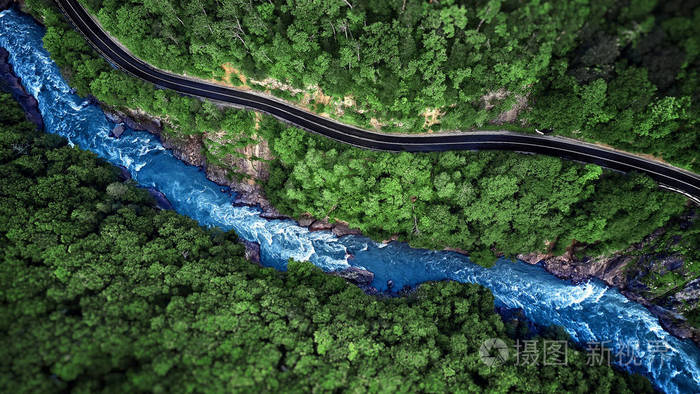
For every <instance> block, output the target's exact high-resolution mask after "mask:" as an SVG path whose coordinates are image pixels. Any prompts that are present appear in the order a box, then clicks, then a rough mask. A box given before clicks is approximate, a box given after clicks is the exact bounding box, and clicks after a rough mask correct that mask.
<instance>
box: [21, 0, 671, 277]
mask: <svg viewBox="0 0 700 394" xmlns="http://www.w3.org/2000/svg"><path fill="white" fill-rule="evenodd" d="M37 1H39V2H37ZM27 5H28V6H30V7H32V9H33V10H34V12H35V13H38V14H39V17H40V18H41V20H42V21H43V22H44V23H45V25H46V26H47V31H46V35H45V37H44V45H45V46H46V48H47V49H48V50H49V51H50V52H51V55H52V58H53V59H54V60H55V61H56V62H57V64H58V65H59V66H61V68H62V69H63V70H64V72H65V73H66V74H67V76H68V77H69V78H70V81H71V85H72V86H75V87H76V89H77V90H78V91H79V92H80V93H81V94H93V95H95V96H96V97H97V98H98V99H99V100H100V101H102V102H104V103H106V104H109V105H112V106H116V107H120V108H137V109H140V110H141V111H145V112H147V113H152V114H155V115H158V116H160V117H161V118H163V119H165V120H166V123H165V125H166V132H169V133H171V134H174V135H176V136H181V137H184V136H187V135H190V134H195V135H207V134H213V133H216V134H219V133H221V132H222V131H223V132H224V134H225V135H227V138H226V139H224V140H225V143H224V144H223V145H222V144H218V145H215V144H210V145H208V144H206V143H205V144H204V147H203V148H204V149H205V151H206V152H205V153H206V154H207V158H208V160H209V161H210V162H221V161H222V158H223V157H224V156H225V155H227V154H231V151H232V148H234V147H237V146H241V145H245V144H246V143H249V142H250V141H251V140H252V138H253V137H255V138H258V137H262V138H264V139H266V140H268V141H269V142H270V146H271V147H272V153H273V154H274V155H275V156H276V157H278V160H276V161H274V162H273V163H271V171H270V173H271V177H270V179H269V181H268V182H267V183H266V194H267V195H268V197H269V198H270V199H271V201H272V202H273V204H274V205H275V206H276V207H277V208H279V209H280V210H281V211H282V212H284V213H287V214H289V215H291V216H294V217H299V215H301V214H302V213H310V214H312V215H313V216H315V217H318V218H324V217H329V218H331V219H338V220H343V221H346V222H349V223H350V225H351V226H352V227H355V228H359V229H361V230H363V231H364V232H365V233H366V234H368V235H369V236H372V237H373V238H375V239H385V238H389V237H391V236H392V235H394V234H398V235H399V237H400V239H403V240H406V241H408V242H410V243H411V244H413V245H416V246H423V247H429V248H443V247H455V248H460V249H463V250H467V251H469V252H470V255H471V256H472V258H473V259H474V260H475V261H477V262H480V263H482V264H488V263H489V261H491V260H493V258H494V256H495V255H500V254H505V255H508V256H512V255H514V254H517V253H527V252H533V251H547V250H550V251H554V252H556V253H562V252H564V251H565V249H566V248H567V247H571V246H575V245H574V240H575V241H576V245H580V246H587V247H588V253H604V252H610V251H613V250H618V249H622V248H625V247H626V246H628V245H629V244H631V243H632V242H636V241H639V240H641V239H642V237H644V236H645V235H647V234H649V233H650V232H652V231H653V230H654V229H655V228H657V227H658V226H661V225H663V224H664V223H665V222H666V221H667V220H668V219H669V218H670V217H671V216H672V215H674V214H678V213H680V212H681V211H682V210H683V201H684V200H683V198H681V197H679V196H678V195H674V194H670V193H667V192H661V191H660V190H658V189H656V187H655V185H654V183H653V182H652V181H651V180H650V179H648V178H646V177H643V176H638V175H632V176H630V177H625V176H621V175H617V174H612V173H608V172H603V171H602V170H601V169H600V168H599V167H597V166H592V165H590V166H581V165H579V164H574V163H571V162H566V161H562V160H560V159H555V158H550V157H543V156H542V157H540V156H537V157H535V156H523V155H519V154H513V153H504V152H491V153H489V152H481V153H468V152H462V153H454V152H447V153H441V154H432V155H425V154H421V155H409V154H400V155H395V154H380V153H376V152H368V151H362V150H359V149H356V148H352V147H348V146H340V145H338V144H336V143H334V142H331V141H328V140H323V139H321V138H317V137H314V136H311V135H306V134H305V133H304V132H302V131H301V130H299V129H295V128H290V127H287V126H285V125H283V124H281V123H279V122H277V121H276V120H274V119H273V118H271V117H267V116H262V117H260V120H259V123H258V126H259V127H258V128H257V130H256V127H255V119H254V117H253V116H252V115H251V114H250V113H249V112H245V111H237V110H234V109H231V108H226V109H221V108H218V107H215V106H214V105H212V104H210V103H207V102H202V101H199V100H194V99H191V98H188V97H182V96H178V95H177V94H174V93H172V92H169V91H165V90H156V89H155V88H154V87H153V86H152V85H149V84H146V83H143V82H141V81H138V80H136V79H134V78H132V77H130V76H128V75H126V74H124V73H122V72H119V71H117V70H114V69H112V68H110V67H109V66H108V64H107V63H106V62H105V61H104V60H102V59H101V58H99V57H98V56H97V55H96V54H95V52H94V51H92V49H91V48H90V47H89V46H88V45H87V44H86V42H85V40H84V39H83V38H82V37H81V36H80V35H79V34H78V33H76V32H75V31H74V30H72V29H71V28H70V27H69V26H68V25H67V24H66V23H65V22H64V21H63V20H62V17H61V15H60V14H58V13H57V10H56V8H55V6H53V5H52V4H49V3H42V2H41V0H30V1H28V2H27ZM226 140H227V141H228V142H226ZM231 171H232V172H234V171H235V169H231Z"/></svg>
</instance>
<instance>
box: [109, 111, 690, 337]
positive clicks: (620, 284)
mask: <svg viewBox="0 0 700 394" xmlns="http://www.w3.org/2000/svg"><path fill="white" fill-rule="evenodd" d="M102 108H103V110H104V111H105V114H106V115H107V117H108V118H109V119H110V120H111V121H112V122H114V123H116V124H117V126H116V127H115V130H114V131H113V134H115V135H117V134H119V133H120V132H123V127H121V126H122V125H123V126H126V127H129V128H131V129H134V130H145V131H148V132H150V133H152V134H155V135H157V136H158V137H159V138H160V139H161V142H162V143H163V145H164V146H165V147H166V148H167V149H170V150H172V152H173V154H174V156H175V157H177V158H178V159H180V160H182V161H184V162H185V163H188V164H190V165H194V166H197V167H200V168H201V169H202V170H203V171H205V173H206V176H207V178H208V179H209V180H211V181H213V182H215V183H217V184H219V185H221V186H224V187H227V188H230V189H231V190H232V191H234V192H235V193H236V200H235V201H234V204H240V205H249V206H257V207H259V208H260V209H261V210H262V214H261V216H262V217H264V218H268V219H292V218H289V217H287V216H285V215H282V214H280V213H279V212H278V211H277V210H276V209H275V208H274V207H273V206H272V204H271V203H270V202H269V201H268V200H267V198H266V197H265V195H264V192H263V189H262V187H261V186H260V185H259V184H258V183H256V180H265V179H266V178H265V177H266V174H267V169H266V167H265V165H266V163H264V162H263V164H262V165H261V162H260V161H257V160H255V161H254V159H252V158H249V159H247V160H246V159H245V158H237V159H236V160H235V161H232V162H231V163H228V165H229V166H232V168H234V171H241V172H244V173H247V174H249V175H251V177H252V178H248V179H242V178H237V177H230V176H229V172H230V171H231V170H228V169H226V168H223V167H220V166H216V165H212V164H209V163H208V162H207V159H206V156H205V154H204V153H203V152H204V151H205V146H204V143H205V142H204V141H203V138H202V137H201V136H189V137H187V139H184V140H183V139H177V138H175V137H173V136H172V135H170V134H168V133H165V132H163V121H162V120H159V119H154V118H151V117H149V116H147V115H146V114H144V113H141V112H138V111H117V110H114V109H110V108H107V107H106V106H104V105H102ZM246 149H250V150H251V151H255V153H256V154H258V155H263V156H264V157H271V154H270V152H269V149H268V148H267V145H266V144H264V145H262V144H260V145H257V146H253V147H252V148H246ZM244 153H250V152H244ZM249 156H250V155H248V156H245V155H244V157H249ZM251 169H254V170H253V171H251ZM297 222H298V224H299V225H300V226H302V227H307V228H308V229H309V230H310V231H324V230H330V231H332V232H333V234H335V235H336V236H339V237H341V236H344V235H349V234H361V232H360V231H359V230H357V229H352V228H350V227H349V226H348V224H347V223H344V222H342V221H336V222H334V223H331V222H330V220H329V218H323V219H317V218H314V217H312V216H311V215H309V214H304V215H302V216H301V217H300V218H299V219H298V220H297ZM662 232H663V229H659V230H658V231H657V232H655V233H654V234H651V235H649V236H648V237H647V238H646V239H645V240H643V241H642V242H640V243H639V244H637V245H634V246H632V247H631V248H630V249H628V250H626V251H624V252H620V253H617V254H615V255H613V256H607V257H594V258H591V257H581V258H578V257H576V256H574V255H571V254H566V255H562V256H552V255H547V254H536V253H531V254H522V255H519V256H517V257H518V259H520V260H523V261H526V262H528V263H530V264H541V265H542V266H544V268H545V269H547V271H549V272H550V273H552V274H554V275H555V276H557V277H559V278H562V279H567V280H571V281H573V282H582V281H585V280H588V279H590V278H598V279H600V280H602V281H603V282H605V283H606V284H607V285H609V286H612V287H615V288H617V289H619V290H620V291H621V292H622V294H624V295H625V296H626V297H627V298H629V299H630V300H633V301H635V302H638V303H641V304H642V305H645V306H646V307H647V308H648V309H649V310H650V311H651V312H652V313H654V314H655V315H656V316H657V317H658V318H659V320H660V322H661V324H662V326H663V327H664V328H665V329H667V330H668V331H669V332H671V333H672V334H674V335H676V336H677V337H680V338H690V339H692V340H693V341H695V342H696V343H698V344H699V345H700V330H698V329H696V328H694V327H691V326H690V325H689V324H688V323H687V321H686V320H685V319H684V318H683V316H682V314H681V313H679V312H678V310H677V309H678V306H679V305H681V304H682V303H684V302H696V301H697V300H698V299H700V280H696V281H693V282H691V283H690V284H688V285H687V286H686V288H685V289H683V290H682V291H680V292H677V293H676V294H674V296H671V297H667V298H665V299H663V300H657V299H653V300H652V299H649V296H648V294H647V293H646V292H647V290H648V289H647V288H646V286H645V285H644V284H643V283H642V278H643V277H644V276H645V275H648V274H649V273H650V272H661V271H663V270H674V269H678V268H679V267H681V266H682V264H683V262H682V259H681V258H680V257H679V256H656V255H655V256H641V257H640V256H638V255H639V252H640V251H641V249H642V248H643V247H644V246H645V245H647V244H649V243H650V242H653V240H654V239H656V238H658V236H659V235H660V234H662ZM392 240H394V239H390V240H387V242H390V241H392ZM245 246H246V250H247V254H248V255H249V256H250V258H251V260H252V261H256V262H259V246H258V245H250V244H246V245H245ZM449 250H453V251H455V252H458V253H463V254H467V255H468V253H467V252H466V251H464V250H460V249H454V248H453V249H449ZM640 258H641V259H642V262H643V263H642V264H640V263H639V259H640ZM631 268H633V269H631ZM351 271H352V272H345V271H341V272H339V273H337V274H336V275H338V276H341V277H343V278H345V279H347V280H348V281H350V282H352V283H355V284H357V285H358V286H359V287H360V288H362V289H363V290H365V291H366V292H368V293H372V294H377V291H376V289H374V288H373V287H372V286H371V285H370V284H371V283H372V280H370V279H369V278H370V275H372V273H371V272H369V271H366V272H362V273H359V272H355V271H356V269H355V270H351ZM673 297H676V298H673Z"/></svg>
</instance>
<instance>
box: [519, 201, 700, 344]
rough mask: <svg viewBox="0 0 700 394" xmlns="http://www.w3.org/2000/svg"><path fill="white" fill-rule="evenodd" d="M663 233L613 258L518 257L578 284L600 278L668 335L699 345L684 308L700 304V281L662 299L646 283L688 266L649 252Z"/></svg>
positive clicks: (699, 334) (675, 256) (692, 216)
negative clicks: (646, 311)
mask: <svg viewBox="0 0 700 394" xmlns="http://www.w3.org/2000/svg"><path fill="white" fill-rule="evenodd" d="M696 215H697V214H696V213H691V214H690V215H688V216H686V217H684V218H682V220H686V221H690V220H697V218H696V217H695V216H696ZM664 233H665V229H663V228H660V229H657V230H656V231H655V232H654V233H652V234H650V235H648V236H647V237H646V238H644V239H643V240H642V241H641V242H639V243H637V244H635V245H632V246H631V247H629V248H628V249H627V250H625V251H622V252H618V253H615V254H614V255H612V256H598V257H590V256H585V252H578V254H581V255H582V257H578V256H576V255H574V254H571V253H567V254H564V255H561V256H553V255H549V254H537V253H530V254H521V255H518V256H517V257H518V259H520V260H523V261H525V262H527V263H530V264H540V265H542V266H543V267H544V268H545V269H546V270H547V271H548V272H550V273H552V274H553V275H555V276H557V277H558V278H561V279H566V280H570V281H572V282H575V283H580V282H583V281H586V280H589V279H591V278H597V279H600V280H601V281H603V282H604V283H605V284H607V285H608V286H611V287H614V288H616V289H618V290H619V291H620V292H621V293H622V294H623V295H625V296H626V297H627V298H628V299H630V300H632V301H635V302H638V303H640V304H642V305H644V306H645V307H647V309H649V311H651V312H652V313H653V314H654V315H655V316H657V317H658V318H659V322H660V323H661V325H662V326H663V327H664V329H666V330H667V331H668V332H670V333H671V334H673V335H675V336H677V337H679V338H684V339H691V340H693V341H694V342H695V343H696V344H698V345H699V346H700V330H699V329H698V328H696V327H693V326H692V325H691V324H690V323H689V322H688V321H687V319H686V318H685V317H684V316H683V314H682V308H683V307H685V306H686V305H694V304H697V303H698V302H699V301H700V278H698V279H695V280H692V281H690V282H688V283H686V284H685V285H684V286H683V287H682V288H680V289H674V291H669V292H667V293H665V294H662V295H661V296H655V295H654V294H653V292H652V289H650V288H649V286H648V285H647V284H646V283H645V279H646V278H648V277H650V276H651V275H658V276H662V275H664V274H666V273H669V272H675V271H678V270H682V269H683V267H684V265H685V264H686V262H685V261H684V259H683V257H682V256H681V255H679V254H666V253H657V252H648V249H647V247H648V246H649V245H652V244H654V243H655V241H657V240H658V239H659V237H661V236H662V235H663V234H664Z"/></svg>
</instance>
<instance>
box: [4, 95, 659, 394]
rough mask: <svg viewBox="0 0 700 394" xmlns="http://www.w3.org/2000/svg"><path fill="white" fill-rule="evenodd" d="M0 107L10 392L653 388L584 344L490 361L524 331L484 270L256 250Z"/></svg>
mask: <svg viewBox="0 0 700 394" xmlns="http://www.w3.org/2000/svg"><path fill="white" fill-rule="evenodd" d="M0 124H1V125H2V126H0V177H2V179H3V182H2V183H0V244H2V245H3V247H2V249H0V259H1V260H2V263H1V264H0V289H2V290H0V333H2V335H0V346H1V347H2V349H3V356H4V357H2V358H1V359H0V390H2V391H3V392H64V391H72V392H98V391H100V392H137V391H150V392H192V391H209V392H223V391H226V392H231V391H252V390H262V391H277V390H278V389H280V388H282V387H283V388H285V389H286V390H288V391H339V390H347V391H374V392H397V391H425V392H437V391H441V392H444V391H451V392H452V391H469V392H509V391H524V392H532V391H539V392H562V391H569V392H579V393H586V392H591V391H593V390H594V391H595V392H600V393H608V392H610V393H647V392H648V393H651V392H653V389H652V387H651V385H650V383H649V381H648V380H646V379H645V378H643V377H641V376H638V375H629V374H626V373H622V372H619V371H616V370H614V369H612V368H610V367H609V366H604V365H592V366H589V365H586V356H585V353H583V352H581V351H579V350H576V349H574V348H570V349H569V351H568V364H566V365H553V366H548V367H547V368H539V367H535V366H525V365H518V364H516V363H514V362H508V363H506V364H504V365H503V366H501V367H499V368H488V367H486V366H485V365H483V364H482V363H481V362H480V361H479V357H478V347H479V345H480V344H481V343H482V342H483V341H484V340H485V339H487V338H492V337H495V338H502V339H503V340H505V341H506V342H507V343H508V344H509V345H511V346H512V345H513V342H514V341H513V340H512V339H510V338H509V337H508V336H507V332H512V331H513V327H509V326H508V325H506V324H504V323H503V321H502V320H501V318H500V317H499V316H498V315H497V314H496V313H495V311H494V299H493V296H492V295H491V294H490V293H489V292H488V291H487V290H486V289H485V288H483V287H480V286H478V285H469V284H459V283H456V282H438V283H428V284H424V285H422V286H420V287H419V288H418V289H417V290H416V291H415V292H413V293H412V294H410V295H408V296H406V297H390V298H383V297H376V296H370V295H367V294H365V293H363V292H362V291H361V290H360V289H359V288H358V287H356V286H354V285H351V284H349V283H348V282H346V281H345V280H344V279H342V278H340V277H336V276H329V275H326V274H324V273H322V272H321V271H320V269H318V268H316V267H314V266H313V265H311V264H310V263H303V262H294V261H291V262H290V263H289V266H288V271H287V272H280V271H276V270H274V269H271V268H263V267H261V266H259V265H257V264H254V263H251V262H248V261H246V260H245V259H244V257H243V256H244V248H243V246H242V245H241V244H239V243H238V240H237V237H236V235H235V234H234V233H231V232H230V233H225V232H223V231H220V230H217V229H215V228H210V229H206V228H203V227H200V226H198V225H197V223H196V222H195V221H193V220H191V219H189V218H186V217H184V216H181V215H178V214H176V213H175V212H173V211H167V210H159V209H156V208H155V203H154V201H153V199H152V198H151V197H150V196H149V194H148V193H147V192H146V191H145V190H144V189H140V188H137V187H136V186H135V184H134V183H133V181H125V180H123V179H121V178H120V177H119V173H120V172H119V170H118V169H117V168H116V167H113V166H111V165H109V164H108V163H106V162H104V161H103V160H101V159H99V158H97V156H95V155H94V154H92V153H90V152H86V151H82V150H80V149H77V148H74V147H70V146H68V144H67V141H66V140H64V139H63V138H61V137H58V136H55V135H50V134H44V133H42V132H40V131H37V130H36V129H35V127H34V125H33V124H30V123H28V122H26V121H25V120H24V117H23V114H22V112H21V110H20V108H19V106H18V105H17V104H16V103H14V102H13V101H12V100H11V98H10V96H9V95H7V94H2V95H0ZM557 332H560V331H558V330H556V329H554V330H549V331H544V333H543V334H542V336H541V337H536V340H538V341H542V340H544V338H547V336H548V335H554V336H553V337H550V338H561V337H560V334H556V333H557Z"/></svg>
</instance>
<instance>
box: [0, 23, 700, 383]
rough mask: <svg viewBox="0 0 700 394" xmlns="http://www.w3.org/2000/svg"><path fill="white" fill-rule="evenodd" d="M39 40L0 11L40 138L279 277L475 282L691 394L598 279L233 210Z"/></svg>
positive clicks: (693, 357)
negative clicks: (104, 165)
mask: <svg viewBox="0 0 700 394" xmlns="http://www.w3.org/2000/svg"><path fill="white" fill-rule="evenodd" d="M43 34H44V31H43V28H42V27H41V26H39V25H38V24H36V22H34V21H33V20H32V19H31V18H30V17H28V16H26V15H24V14H21V13H19V12H16V11H14V10H6V11H3V12H2V13H0V46H2V47H4V48H6V49H7V50H8V52H9V53H10V63H12V64H13V66H14V69H15V73H16V74H17V75H18V76H19V77H20V78H21V79H22V83H23V85H24V86H25V88H26V89H27V91H28V92H29V93H30V94H31V95H33V96H34V97H35V98H36V99H37V100H38V102H39V108H40V111H41V114H42V116H43V118H44V122H45V125H46V131H47V132H50V133H55V134H59V135H61V136H64V137H65V138H67V139H68V140H69V142H70V143H71V144H73V145H75V146H78V147H80V148H82V149H85V150H90V151H92V152H94V153H96V154H97V155H99V156H100V157H103V158H104V159H106V160H108V161H109V162H110V163H113V164H115V165H122V166H124V167H126V168H127V169H128V171H129V172H130V173H131V175H132V177H133V179H134V180H135V181H136V182H138V183H139V184H140V185H142V186H145V187H154V188H156V189H158V190H160V191H161V192H162V193H164V194H165V196H166V197H167V198H168V200H169V201H170V202H171V203H172V205H173V206H174V209H175V210H176V211H177V212H179V213H181V214H183V215H187V216H189V217H192V218H194V219H196V220H197V221H198V222H199V223H200V224H202V225H205V226H218V227H220V228H222V229H224V230H233V231H235V232H236V233H237V234H238V235H239V236H240V237H241V238H243V239H246V240H248V241H253V242H258V243H259V244H260V249H261V259H262V263H263V264H265V265H267V266H272V267H275V268H278V269H285V266H286V262H287V261H288V259H289V258H294V259H296V260H307V261H311V262H312V263H314V264H315V265H317V266H319V267H321V268H322V269H323V270H326V271H333V270H339V269H344V268H347V267H350V266H357V267H363V268H365V269H367V270H369V271H372V272H373V273H374V274H375V281H374V286H375V287H377V288H378V289H380V290H383V289H386V283H387V280H392V281H393V282H394V284H395V287H394V288H395V289H400V288H402V287H403V286H404V285H416V284H419V283H421V282H425V281H430V280H444V279H452V280H456V281H460V282H468V283H478V284H481V285H483V286H485V287H487V288H489V289H490V290H491V291H492V292H493V294H494V297H495V299H496V302H497V304H498V305H500V306H504V307H508V308H522V309H523V311H524V313H525V315H526V316H527V317H528V318H529V319H530V320H532V321H534V322H535V323H538V324H542V325H548V324H557V325H561V326H563V327H564V328H565V329H566V331H567V332H568V333H569V334H570V335H571V336H572V338H573V339H574V340H575V341H577V342H578V343H579V344H582V345H584V346H585V344H586V343H587V342H602V341H609V342H608V343H607V346H610V347H611V348H612V357H611V359H612V361H613V362H616V361H618V357H615V355H616V354H626V355H629V356H630V357H627V358H622V357H621V356H620V357H619V361H620V362H619V363H618V364H619V365H620V366H622V367H624V368H627V369H630V370H633V371H636V372H641V373H643V374H645V375H646V376H648V377H649V378H650V379H651V381H652V382H653V383H654V384H655V385H656V386H657V387H658V388H659V389H661V390H663V391H665V392H668V393H691V392H700V351H699V350H698V348H697V347H696V346H695V345H694V344H693V343H692V342H690V341H688V340H684V341H682V340H679V339H677V338H675V337H673V336H672V335H670V334H669V333H668V332H666V331H665V330H664V329H663V328H662V327H661V326H660V325H659V323H658V320H657V319H656V318H655V317H654V316H653V315H652V314H651V313H650V312H649V311H648V310H646V308H644V307H643V306H641V305H639V304H637V303H634V302H631V301H629V300H627V299H626V298H625V297H624V296H623V295H621V294H620V293H619V292H618V291H616V290H614V289H610V288H608V287H607V286H605V285H604V284H603V283H601V282H599V281H589V282H587V283H584V284H579V285H573V284H570V283H568V282H566V281H562V280H559V279H557V278H555V277H554V276H552V275H550V274H548V273H547V272H545V271H544V269H542V268H541V267H539V266H533V265H529V264H526V263H522V262H513V261H507V260H500V261H498V262H497V263H496V264H495V266H494V267H492V268H483V267H481V266H478V265H476V264H473V263H471V262H470V261H469V259H468V258H467V257H465V256H463V255H460V254H457V253H453V252H445V251H430V250H421V249H413V248H410V247H408V246H407V245H406V244H403V243H399V242H392V243H389V244H381V243H376V242H374V241H372V240H370V239H368V238H365V237H360V236H346V237H341V238H337V237H336V236H334V235H333V234H332V233H330V232H309V231H308V230H307V229H306V228H303V227H300V226H298V225H297V224H296V223H295V222H294V221H291V220H267V219H264V218H261V217H260V211H259V210H258V209H256V208H254V207H245V206H243V207H241V206H234V205H233V204H232V200H233V198H232V197H231V195H230V193H227V192H226V191H222V190H221V186H219V185H216V184H215V183H213V182H211V181H209V180H207V179H206V178H205V175H204V173H203V172H202V171H201V170H199V169H198V168H196V167H192V166H188V165H186V164H184V163H183V162H181V161H179V160H177V159H176V158H174V157H173V155H172V154H171V152H170V151H168V150H166V149H165V148H163V146H162V144H161V143H160V142H159V140H158V139H157V138H156V137H154V136H152V135H151V134H148V133H146V132H140V131H134V130H129V129H127V131H126V132H125V133H124V134H123V135H122V136H121V138H119V139H115V138H112V137H110V136H109V132H110V130H112V128H113V127H114V126H115V125H114V124H113V123H111V122H110V121H109V120H107V119H106V118H105V116H104V114H103V113H102V111H101V109H100V108H99V107H97V106H94V105H91V104H89V103H88V101H87V100H85V99H82V98H80V97H78V96H76V95H75V94H72V92H71V88H70V87H69V86H68V84H67V83H66V82H65V81H64V79H63V78H62V77H61V74H60V72H59V70H58V68H57V66H56V65H55V63H54V62H53V61H52V60H51V58H50V57H49V54H48V53H47V52H46V50H44V48H43V46H42V37H43ZM349 255H353V256H354V258H350V257H349ZM631 356H633V357H634V362H630V361H631V360H632V358H631ZM624 364H628V365H624ZM637 364H638V365H637Z"/></svg>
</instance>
